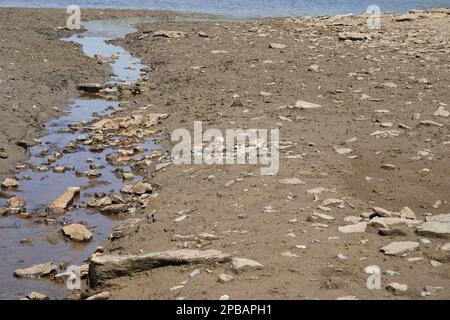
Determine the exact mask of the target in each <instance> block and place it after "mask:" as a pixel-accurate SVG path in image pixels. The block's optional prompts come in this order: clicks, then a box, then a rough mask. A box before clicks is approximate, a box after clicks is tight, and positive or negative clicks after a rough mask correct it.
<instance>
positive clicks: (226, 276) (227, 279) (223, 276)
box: [218, 273, 234, 283]
mask: <svg viewBox="0 0 450 320" xmlns="http://www.w3.org/2000/svg"><path fill="white" fill-rule="evenodd" d="M233 280H234V277H233V276H232V275H229V274H226V273H222V274H220V275H219V280H218V281H219V282H220V283H227V282H231V281H233Z"/></svg>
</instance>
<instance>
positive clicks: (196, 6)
mask: <svg viewBox="0 0 450 320" xmlns="http://www.w3.org/2000/svg"><path fill="white" fill-rule="evenodd" d="M372 4H375V5H378V6H379V7H380V8H381V11H382V12H397V13H401V12H406V11H408V10H409V9H426V8H432V7H450V0H127V1H123V0H0V7H2V6H3V7H8V6H10V7H63V8H65V7H68V6H69V5H79V6H80V7H81V8H133V9H156V10H175V11H189V12H202V13H211V14H221V15H232V16H237V17H255V16H305V15H336V14H347V13H354V14H360V13H363V12H365V11H366V10H367V7H368V6H369V5H372Z"/></svg>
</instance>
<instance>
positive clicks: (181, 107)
mask: <svg viewBox="0 0 450 320" xmlns="http://www.w3.org/2000/svg"><path fill="white" fill-rule="evenodd" d="M382 23H383V27H382V29H381V30H380V31H378V32H369V30H367V27H366V18H343V17H334V18H318V19H313V20H310V19H274V20H265V21H260V22H248V23H213V22H211V23H174V24H171V23H166V24H163V25H157V26H156V25H145V26H141V27H140V32H138V33H137V34H135V35H131V36H129V37H128V38H127V39H126V40H125V41H121V42H120V43H121V44H123V45H124V46H125V47H126V48H128V49H129V50H130V51H131V52H132V53H134V54H136V55H137V56H140V57H142V58H143V61H144V62H145V63H147V64H149V65H151V66H152V68H154V70H153V71H152V72H151V77H152V79H153V81H152V83H151V84H150V86H149V88H148V89H147V90H146V91H145V92H144V94H143V95H142V96H141V97H139V98H138V99H137V101H138V105H139V106H151V108H150V111H151V112H162V113H170V117H169V118H168V119H167V120H164V121H163V123H162V125H161V126H160V128H161V130H162V131H163V132H166V133H167V134H169V133H170V132H171V130H174V129H176V128H180V127H185V128H189V129H192V126H193V121H194V120H201V121H203V122H204V125H207V126H208V127H211V128H219V129H226V128H233V127H234V128H267V129H270V128H273V127H279V128H280V135H281V144H282V145H284V146H287V148H283V150H282V152H281V164H280V172H279V174H278V175H276V176H273V177H263V176H260V175H259V170H258V168H256V167H254V166H236V165H235V166H201V165H193V166H170V167H168V168H166V169H165V170H164V171H162V172H158V173H157V175H156V177H154V178H153V179H152V183H156V184H159V185H161V186H162V191H161V192H160V194H159V196H158V197H157V198H155V199H154V201H153V202H152V204H151V210H156V214H155V217H156V222H155V223H154V224H143V225H141V226H140V229H139V231H138V232H137V233H136V234H134V235H130V236H128V237H126V238H124V239H121V240H118V241H114V242H112V243H110V244H109V245H108V247H110V248H111V249H112V250H114V254H117V253H139V250H142V251H143V252H151V251H161V250H167V249H172V248H175V247H178V248H180V247H189V248H198V247H200V248H205V249H206V248H208V249H219V250H222V251H224V252H227V253H230V254H232V255H233V256H235V257H243V258H249V259H254V260H256V261H259V262H260V263H262V264H263V265H264V266H265V268H264V270H261V271H251V272H245V273H243V274H238V275H234V277H235V279H234V281H232V282H230V283H226V284H221V283H219V282H218V276H219V274H221V273H228V274H233V273H232V272H231V271H230V266H229V265H220V266H216V267H213V268H209V269H208V268H205V267H200V270H201V274H200V275H198V276H196V277H194V278H190V277H189V273H190V272H191V271H193V270H194V269H195V268H196V266H189V267H170V268H161V269H155V270H151V271H148V272H143V273H139V274H135V275H133V276H132V277H124V278H119V279H115V280H113V281H111V282H110V283H109V284H110V285H111V286H112V287H110V288H109V289H108V290H112V293H113V297H114V298H133V299H148V298H180V297H187V298H194V299H204V298H218V297H220V296H222V295H224V294H227V295H229V296H230V297H231V298H276V299H285V298H287V299H298V298H300V299H303V298H312V299H315V298H321V299H323V298H329V299H334V298H337V297H342V296H355V297H357V298H360V299H364V298H366V299H367V298H376V299H379V298H393V297H394V295H393V294H392V293H390V292H388V291H387V290H385V289H384V287H385V286H386V285H388V284H389V283H392V282H398V283H401V284H407V286H408V290H407V292H405V293H400V295H399V296H398V297H403V298H421V297H422V296H421V295H420V293H421V292H422V291H424V290H425V287H426V286H432V287H444V288H445V289H443V290H437V292H434V290H433V289H432V288H428V289H429V291H431V292H432V293H431V297H434V298H449V295H448V288H449V286H450V278H449V265H448V263H447V262H445V259H443V260H442V259H441V261H443V262H444V263H443V264H442V265H440V266H439V267H433V266H431V264H430V259H432V257H433V252H435V251H439V249H438V248H439V247H440V246H441V245H443V244H444V243H445V242H446V241H445V239H438V238H430V241H431V244H430V245H426V244H424V243H422V242H420V239H422V238H425V237H422V236H420V235H417V234H415V233H414V228H408V227H400V229H402V230H404V235H403V236H393V235H391V236H381V235H378V234H377V230H376V228H368V229H367V231H366V232H363V233H352V234H344V233H341V232H339V231H338V227H339V226H343V225H347V224H352V223H350V222H346V221H345V220H344V219H345V218H346V217H349V216H354V217H359V216H360V215H361V213H363V212H370V211H371V208H372V207H382V208H385V209H387V210H391V211H394V212H399V211H400V210H401V209H402V208H403V207H406V206H407V207H409V208H410V209H412V210H413V211H414V212H415V215H416V217H417V219H419V220H423V219H424V218H425V215H426V214H428V213H429V214H433V215H434V214H439V213H446V212H447V210H448V201H449V198H448V192H447V189H448V186H449V180H448V178H447V177H448V173H449V167H448V161H449V155H450V152H449V149H448V145H446V144H445V141H447V140H448V129H447V128H448V119H447V118H443V117H435V116H433V113H434V112H435V111H436V110H437V108H438V107H439V106H440V104H441V106H444V107H445V106H447V104H448V103H449V101H450V91H449V87H450V86H449V81H448V79H450V74H449V62H450V60H449V55H448V53H449V42H448V41H449V36H450V34H449V30H450V29H449V28H446V27H443V26H448V25H449V23H450V16H449V15H446V14H434V15H423V16H417V17H416V18H415V19H413V20H412V21H404V22H397V21H396V20H395V17H394V16H392V15H386V16H383V20H382ZM159 29H163V30H172V31H173V30H177V31H178V30H179V31H183V32H186V34H187V36H186V37H181V38H172V39H165V38H160V37H152V36H151V33H150V36H149V37H145V38H144V39H140V37H141V36H142V35H143V34H145V33H148V32H151V31H154V30H159ZM346 31H352V32H363V33H368V34H370V36H371V37H372V39H371V40H367V41H340V40H339V39H338V35H339V33H340V32H346ZM199 32H204V33H206V34H207V35H208V37H206V38H205V37H200V36H199V35H198V33H199ZM271 43H279V44H284V45H286V46H287V47H286V48H285V49H281V50H280V49H271V48H269V45H270V44H271ZM213 50H219V51H227V52H228V53H218V54H212V53H211V52H212V51H213ZM312 64H318V66H319V72H314V71H308V68H309V67H310V65H312ZM197 67H201V68H197ZM390 82H391V83H394V84H395V86H393V85H391V84H389V83H390ZM261 91H264V92H269V93H271V95H270V96H268V97H267V96H262V95H261V94H260V92H261ZM235 94H237V95H239V96H240V100H241V101H242V103H243V106H240V107H239V106H238V107H233V106H232V105H233V101H234V98H233V95H235ZM297 100H305V101H309V102H313V103H317V104H320V105H321V106H322V108H320V109H314V110H299V109H295V108H289V106H293V105H295V103H296V101H297ZM383 109H387V110H389V112H382V111H378V112H377V110H383ZM415 113H420V120H417V119H416V120H415V119H414V118H413V116H414V114H415ZM429 119H430V120H434V121H436V122H439V123H442V124H443V126H442V127H434V126H425V125H420V123H419V121H422V120H429ZM401 124H405V125H407V126H408V127H409V129H402V128H407V127H405V126H403V125H401ZM390 126H392V127H390ZM399 126H400V128H399ZM380 130H381V131H386V130H392V131H394V135H395V136H393V137H386V138H383V137H382V136H373V135H371V134H372V133H374V132H376V131H380ZM397 130H398V131H399V132H398V136H397V134H396V133H395V132H396V131H397ZM353 137H356V138H357V139H351V138H353ZM349 139H351V140H349ZM347 141H349V142H347ZM335 146H336V147H338V148H351V149H352V150H353V151H352V152H351V153H350V154H348V155H341V154H338V153H337V152H336V151H335V149H334V147H335ZM423 150H427V151H425V152H421V151H423ZM299 155H300V156H299ZM295 156H298V157H295ZM353 156H354V157H353ZM383 164H393V165H395V170H386V169H383V168H382V166H383ZM424 168H428V169H430V170H431V171H429V172H421V170H422V169H424ZM294 177H295V178H300V179H301V180H303V181H304V182H305V184H304V185H283V184H281V183H280V182H279V180H280V179H284V178H294ZM236 178H237V179H238V180H237V181H236V183H234V184H232V185H231V186H228V187H225V185H227V182H229V181H230V180H233V179H236ZM316 187H324V188H328V189H332V190H335V191H336V192H335V193H334V192H332V193H330V192H328V193H327V192H325V193H322V194H320V195H318V199H316V201H314V196H312V195H310V194H307V193H306V191H307V190H309V189H313V188H316ZM327 198H337V199H343V200H344V201H345V203H344V205H343V206H341V208H337V207H335V206H329V207H330V209H331V210H330V211H329V212H323V211H321V210H320V209H319V208H318V205H320V204H321V202H322V201H323V200H325V199H327ZM319 199H320V200H319ZM438 200H441V201H442V205H441V206H440V207H439V208H437V207H438V206H437V205H435V203H436V201H438ZM433 205H435V207H433ZM267 207H271V208H273V210H272V212H267V211H270V210H265V208H267ZM322 209H323V208H322ZM183 210H188V211H189V212H191V213H190V214H189V215H188V219H187V220H185V221H183V222H179V223H176V222H175V219H176V218H177V217H178V216H179V215H177V213H179V212H180V211H183ZM313 212H321V213H325V214H328V215H330V216H332V217H334V218H335V219H334V220H331V221H324V220H322V219H320V218H318V219H317V218H314V219H312V218H311V215H312V214H313ZM347 219H348V220H347V221H353V220H354V219H357V218H347ZM350 219H353V220H350ZM202 232H207V233H213V234H215V235H217V236H219V237H220V238H219V239H218V240H214V241H200V242H196V241H191V242H189V241H187V242H185V243H183V241H181V242H178V243H177V242H174V241H172V239H173V237H174V235H183V236H186V235H194V236H195V235H198V234H200V233H202ZM336 237H338V238H336ZM393 241H417V242H420V248H419V249H418V250H415V251H413V252H409V253H406V254H405V255H404V256H401V257H389V256H386V255H384V254H383V253H381V252H380V248H381V247H383V246H385V245H387V244H389V243H390V242H393ZM303 245H304V246H306V249H299V247H298V246H303ZM300 248H302V247H300ZM286 252H290V253H292V254H294V255H296V256H297V257H295V256H294V257H289V256H284V255H283V253H286ZM430 252H431V253H430ZM339 254H343V255H344V256H345V257H347V259H340V258H338V255H339ZM411 258H413V259H411ZM414 258H418V259H414ZM408 259H410V260H408ZM369 265H378V266H380V267H381V270H382V272H383V274H382V289H381V290H373V291H370V290H368V289H367V287H366V280H367V278H368V274H366V273H365V272H364V268H365V267H367V266H369ZM389 270H392V271H396V272H399V275H395V276H391V275H389V274H392V273H390V272H389ZM386 271H387V273H388V274H386V273H385V272H386ZM186 280H187V283H185V285H184V287H183V288H182V289H178V290H173V291H171V290H170V288H173V287H175V286H178V285H180V284H181V283H183V282H184V281H186Z"/></svg>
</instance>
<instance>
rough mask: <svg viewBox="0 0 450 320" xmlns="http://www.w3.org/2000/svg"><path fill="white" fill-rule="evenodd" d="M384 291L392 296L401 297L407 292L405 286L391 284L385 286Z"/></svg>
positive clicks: (395, 283)
mask: <svg viewBox="0 0 450 320" xmlns="http://www.w3.org/2000/svg"><path fill="white" fill-rule="evenodd" d="M386 290H388V291H389V292H391V293H393V294H394V295H402V294H405V293H406V292H407V291H408V286H407V285H406V284H401V283H397V282H392V283H390V284H388V285H387V286H386Z"/></svg>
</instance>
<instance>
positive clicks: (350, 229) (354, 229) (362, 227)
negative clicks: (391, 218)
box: [338, 222, 367, 233]
mask: <svg viewBox="0 0 450 320" xmlns="http://www.w3.org/2000/svg"><path fill="white" fill-rule="evenodd" d="M366 228H367V222H359V223H357V224H351V225H347V226H343V227H339V228H338V230H339V232H342V233H361V232H365V231H366Z"/></svg>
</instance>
